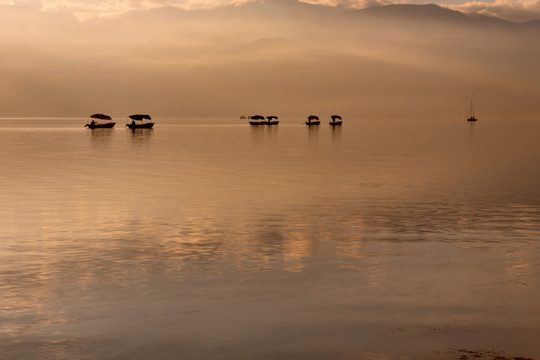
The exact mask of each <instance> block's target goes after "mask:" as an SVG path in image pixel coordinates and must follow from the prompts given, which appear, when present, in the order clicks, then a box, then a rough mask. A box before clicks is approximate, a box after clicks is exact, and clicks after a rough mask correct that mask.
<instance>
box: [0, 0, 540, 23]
mask: <svg viewBox="0 0 540 360" xmlns="http://www.w3.org/2000/svg"><path fill="white" fill-rule="evenodd" d="M249 1H260V0H0V4H8V5H22V6H30V7H33V8H36V9H39V10H41V11H45V12H53V13H58V12H65V13H72V14H73V15H74V16H76V17H77V18H78V19H80V20H85V19H88V18H96V17H97V18H103V17H110V16H118V15H122V14H125V13H127V12H130V11H135V10H149V9H155V8H163V7H177V8H181V9H184V10H194V9H210V8H215V7H220V6H230V5H240V4H242V3H245V2H249ZM263 1H264V0H263ZM267 1H271V0H267ZM300 1H303V2H306V3H310V4H321V5H327V6H340V7H345V8H347V7H348V8H354V9H363V8H368V7H374V6H381V5H389V4H406V3H414V4H418V3H427V2H430V1H422V0H300ZM435 2H437V3H438V4H439V5H441V6H445V7H448V8H451V9H454V10H458V11H461V12H464V13H469V14H480V15H487V16H493V17H498V18H501V19H506V20H511V21H516V22H522V21H528V20H533V19H540V0H495V1H492V0H486V1H468V2H464V3H461V4H456V0H436V1H435Z"/></svg>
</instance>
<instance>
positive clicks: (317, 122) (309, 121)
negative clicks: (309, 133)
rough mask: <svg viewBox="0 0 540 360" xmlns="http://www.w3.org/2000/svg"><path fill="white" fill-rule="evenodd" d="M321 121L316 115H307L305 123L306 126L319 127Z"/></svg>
mask: <svg viewBox="0 0 540 360" xmlns="http://www.w3.org/2000/svg"><path fill="white" fill-rule="evenodd" d="M320 123H321V121H320V120H319V117H318V116H317V115H309V116H308V118H307V121H306V125H320Z"/></svg>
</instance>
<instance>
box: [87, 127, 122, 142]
mask: <svg viewBox="0 0 540 360" xmlns="http://www.w3.org/2000/svg"><path fill="white" fill-rule="evenodd" d="M114 131H115V130H114V129H100V128H98V129H92V130H89V131H88V132H89V133H90V138H91V139H92V145H93V146H103V145H108V144H110V143H111V140H112V138H113V134H114Z"/></svg>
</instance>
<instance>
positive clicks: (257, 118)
mask: <svg viewBox="0 0 540 360" xmlns="http://www.w3.org/2000/svg"><path fill="white" fill-rule="evenodd" d="M248 119H249V125H266V120H265V118H264V116H262V115H253V116H248Z"/></svg>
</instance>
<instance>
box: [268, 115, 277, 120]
mask: <svg viewBox="0 0 540 360" xmlns="http://www.w3.org/2000/svg"><path fill="white" fill-rule="evenodd" d="M266 118H267V119H268V120H272V119H277V118H278V117H277V116H274V115H272V116H267V117H266Z"/></svg>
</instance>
